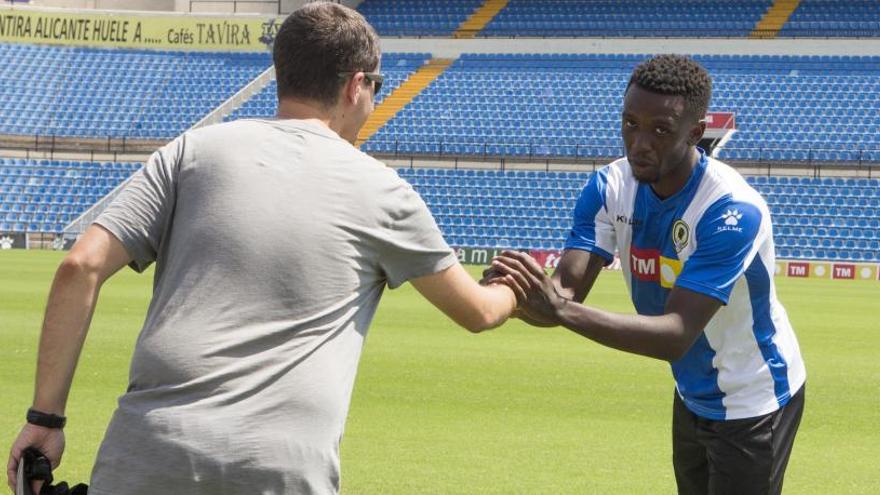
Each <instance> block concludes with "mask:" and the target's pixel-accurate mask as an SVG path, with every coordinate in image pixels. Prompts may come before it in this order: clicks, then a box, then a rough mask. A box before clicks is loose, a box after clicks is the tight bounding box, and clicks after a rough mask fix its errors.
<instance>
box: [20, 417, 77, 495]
mask: <svg viewBox="0 0 880 495" xmlns="http://www.w3.org/2000/svg"><path fill="white" fill-rule="evenodd" d="M28 447H34V448H36V449H37V450H39V451H40V452H42V453H43V455H45V456H46V457H47V458H48V459H49V462H50V463H51V464H52V469H55V468H57V467H58V465H59V464H61V455H62V454H63V453H64V431H63V430H61V429H59V428H44V427H42V426H37V425H32V424H30V423H27V424H25V425H24V428H22V429H21V433H19V434H18V438H17V439H16V440H15V443H13V444H12V449H11V450H10V452H9V462H7V464H6V478H7V483H8V484H9V488H11V489H12V491H13V492H15V483H16V474H17V473H16V472H17V470H18V463H19V462H21V454H22V452H23V451H24V449H26V448H28ZM42 485H43V482H42V481H35V482H34V484H33V490H34V493H40V488H41V487H42Z"/></svg>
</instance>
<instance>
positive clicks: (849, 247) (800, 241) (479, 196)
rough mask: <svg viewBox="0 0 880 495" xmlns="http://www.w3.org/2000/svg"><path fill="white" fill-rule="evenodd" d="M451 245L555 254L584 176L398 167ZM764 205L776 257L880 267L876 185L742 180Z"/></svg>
mask: <svg viewBox="0 0 880 495" xmlns="http://www.w3.org/2000/svg"><path fill="white" fill-rule="evenodd" d="M398 173H399V174H400V175H401V176H402V177H404V178H405V179H406V180H407V181H409V182H410V183H411V184H412V185H413V187H414V188H415V189H416V190H417V191H418V192H419V193H420V194H421V196H422V197H423V198H424V199H425V202H426V203H427V204H428V206H429V207H430V208H431V210H432V212H433V213H434V216H435V218H436V219H437V223H438V225H439V226H440V228H441V230H442V231H443V233H444V236H445V237H446V239H447V240H448V242H449V243H450V245H453V246H459V247H482V248H496V247H502V248H504V247H507V248H516V249H561V248H562V246H563V242H564V240H565V238H566V236H567V234H568V230H569V228H570V227H571V215H572V208H573V207H574V204H575V200H576V198H577V196H578V194H580V191H581V188H582V187H583V185H584V184H585V183H586V181H587V179H588V178H589V174H588V173H585V172H566V171H525V170H517V171H511V170H506V171H502V170H464V169H461V170H457V169H432V168H402V169H399V170H398ZM747 180H748V181H749V183H751V184H752V185H753V186H754V187H755V188H756V189H757V190H758V191H759V192H761V193H762V194H763V195H764V197H765V198H767V200H768V204H769V206H770V209H771V214H772V215H773V217H774V224H775V228H776V231H775V241H776V245H777V256H778V257H780V258H785V259H813V260H817V259H818V260H830V261H880V179H864V178H862V179H845V178H811V177H776V176H770V177H766V176H757V177H747Z"/></svg>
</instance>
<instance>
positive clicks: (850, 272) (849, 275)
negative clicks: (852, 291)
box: [831, 263, 856, 280]
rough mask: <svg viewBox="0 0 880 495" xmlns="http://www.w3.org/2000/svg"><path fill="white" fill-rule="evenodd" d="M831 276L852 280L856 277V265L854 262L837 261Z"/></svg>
mask: <svg viewBox="0 0 880 495" xmlns="http://www.w3.org/2000/svg"><path fill="white" fill-rule="evenodd" d="M831 278H842V279H846V280H851V279H854V278H856V265H853V264H852V263H835V264H834V265H833V266H832V271H831Z"/></svg>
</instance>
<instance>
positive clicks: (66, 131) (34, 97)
mask: <svg viewBox="0 0 880 495" xmlns="http://www.w3.org/2000/svg"><path fill="white" fill-rule="evenodd" d="M0 60H3V61H4V63H3V64H2V65H0V83H2V88H0V134H19V135H48V136H70V137H95V138H104V137H114V138H115V137H128V138H134V139H167V138H172V137H174V136H177V135H178V134H180V133H181V132H183V131H184V130H186V129H187V128H189V127H190V126H192V125H193V124H194V123H195V122H197V121H198V120H199V119H200V118H201V117H203V116H205V115H206V114H207V113H208V112H210V111H211V110H212V109H213V108H215V107H216V106H218V105H219V104H220V103H222V102H223V101H225V100H226V99H228V98H229V97H230V96H232V95H233V94H234V93H235V92H236V91H238V90H239V89H241V88H242V87H243V86H244V85H245V84H247V83H248V82H250V81H251V80H252V79H253V78H255V77H256V76H257V75H258V74H259V73H260V72H262V71H264V70H265V69H266V68H268V67H269V66H270V65H271V63H272V62H271V59H270V57H269V55H268V53H216V52H167V51H153V50H121V49H97V48H69V47H50V46H38V45H23V44H0Z"/></svg>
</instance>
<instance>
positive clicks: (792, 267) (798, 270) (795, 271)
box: [788, 261, 810, 277]
mask: <svg viewBox="0 0 880 495" xmlns="http://www.w3.org/2000/svg"><path fill="white" fill-rule="evenodd" d="M788 276H789V277H809V276H810V264H809V263H797V262H794V261H792V262H790V263H789V264H788Z"/></svg>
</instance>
